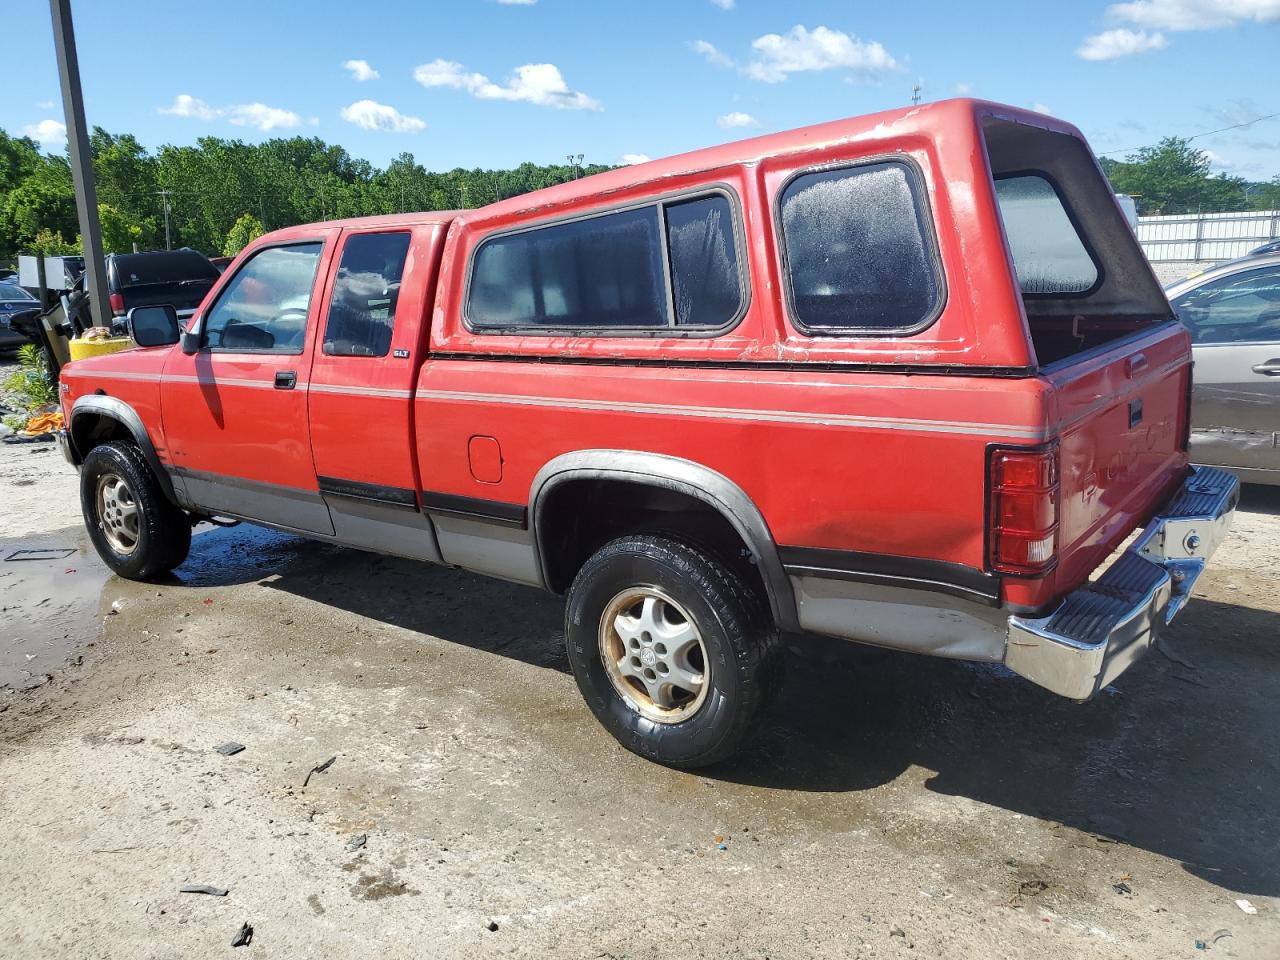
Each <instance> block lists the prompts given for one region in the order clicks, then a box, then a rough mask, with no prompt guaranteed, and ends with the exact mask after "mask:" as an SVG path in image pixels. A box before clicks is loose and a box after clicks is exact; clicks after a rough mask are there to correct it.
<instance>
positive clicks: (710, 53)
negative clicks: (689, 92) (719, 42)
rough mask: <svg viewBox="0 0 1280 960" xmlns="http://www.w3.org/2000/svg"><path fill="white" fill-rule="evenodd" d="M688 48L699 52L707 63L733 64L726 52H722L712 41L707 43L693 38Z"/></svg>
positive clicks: (724, 65) (728, 65) (718, 64)
mask: <svg viewBox="0 0 1280 960" xmlns="http://www.w3.org/2000/svg"><path fill="white" fill-rule="evenodd" d="M689 49H691V50H693V51H694V52H695V53H698V54H701V55H702V56H703V57H705V58H706V61H707V63H711V64H715V65H716V66H717V67H732V66H733V61H732V60H731V59H730V58H729V56H728V54H726V53H723V52H722V51H721V50H720V49H719V48H718V47H717V46H716V45H715V44H714V43H708V42H707V41H706V40H694V41H693V42H692V43H690V44H689Z"/></svg>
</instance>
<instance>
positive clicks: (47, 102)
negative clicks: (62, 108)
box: [36, 100, 54, 110]
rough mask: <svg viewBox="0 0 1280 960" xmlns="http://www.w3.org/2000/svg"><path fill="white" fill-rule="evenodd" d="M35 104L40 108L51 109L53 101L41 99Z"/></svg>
mask: <svg viewBox="0 0 1280 960" xmlns="http://www.w3.org/2000/svg"><path fill="white" fill-rule="evenodd" d="M36 106H37V107H39V108H40V109H41V110H52V109H53V108H54V102H53V101H52V100H41V101H40V102H39V103H37V104H36Z"/></svg>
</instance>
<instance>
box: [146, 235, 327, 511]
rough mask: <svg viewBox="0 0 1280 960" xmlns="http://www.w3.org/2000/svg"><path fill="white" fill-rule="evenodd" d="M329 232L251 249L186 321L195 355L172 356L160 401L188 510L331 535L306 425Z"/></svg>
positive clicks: (168, 439) (168, 363)
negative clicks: (193, 321) (193, 331)
mask: <svg viewBox="0 0 1280 960" xmlns="http://www.w3.org/2000/svg"><path fill="white" fill-rule="evenodd" d="M337 234H338V230H337V229H336V228H321V229H317V230H309V231H308V232H307V234H306V235H305V236H301V237H299V238H298V239H296V240H289V241H287V242H278V243H272V244H269V245H266V246H263V247H261V248H260V249H258V250H256V251H254V252H253V253H252V255H250V256H249V257H248V258H247V259H245V260H244V261H243V262H242V263H240V265H239V266H238V268H237V269H236V271H235V273H234V275H233V276H231V277H230V278H229V279H228V280H227V281H226V282H225V283H224V284H223V285H222V286H221V288H220V289H219V291H218V294H217V296H216V298H215V299H214V301H213V302H212V304H210V305H209V306H208V307H207V308H206V309H205V310H203V311H202V314H201V316H200V317H199V319H198V320H197V323H198V325H199V330H200V333H201V346H200V349H199V350H198V351H197V352H196V353H194V354H191V355H187V354H184V353H182V352H180V351H176V350H175V351H174V352H173V353H172V354H171V356H170V358H169V360H168V362H167V363H166V365H165V369H164V374H163V378H162V385H161V403H162V407H163V418H164V426H165V434H166V439H167V442H168V444H169V452H170V456H171V457H172V461H173V464H174V467H175V468H176V469H175V473H176V474H177V478H178V479H179V480H180V482H181V484H182V486H183V487H184V488H185V491H186V495H187V498H188V499H189V500H190V501H191V503H192V504H193V505H194V506H196V507H198V508H201V509H203V510H206V511H208V512H210V513H221V514H228V515H232V516H236V517H244V518H246V519H250V520H261V521H264V522H267V523H270V524H274V525H278V526H282V527H287V528H291V529H296V530H301V531H306V532H309V533H324V534H332V533H333V524H332V522H331V521H330V519H329V511H328V508H327V507H326V505H325V503H324V500H323V498H322V497H321V496H320V491H319V486H318V484H317V482H316V471H315V466H314V463H313V461H312V457H311V439H310V436H309V431H308V425H307V385H308V382H309V375H310V370H311V358H312V352H313V349H314V344H313V341H314V339H315V335H314V334H315V330H316V327H317V322H318V317H319V315H320V313H321V311H320V302H321V296H320V291H321V290H322V289H323V287H324V278H325V276H326V275H327V273H328V262H329V257H330V255H331V253H332V247H333V242H334V240H335V239H336V236H337Z"/></svg>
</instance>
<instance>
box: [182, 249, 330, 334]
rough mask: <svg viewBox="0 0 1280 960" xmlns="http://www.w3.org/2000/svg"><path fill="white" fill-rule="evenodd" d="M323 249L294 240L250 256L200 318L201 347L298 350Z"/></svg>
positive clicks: (304, 329) (305, 332) (304, 331)
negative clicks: (202, 317) (203, 318)
mask: <svg viewBox="0 0 1280 960" xmlns="http://www.w3.org/2000/svg"><path fill="white" fill-rule="evenodd" d="M323 247H324V244H323V243H297V244H291V245H289V246H282V247H268V248H266V249H265V250H262V251H260V252H259V253H257V254H255V255H254V256H253V258H252V259H251V260H249V261H248V262H247V263H246V264H245V265H244V266H243V267H241V268H240V269H239V270H238V271H237V272H236V275H235V276H234V277H232V278H231V282H230V283H228V284H227V286H226V288H225V289H224V290H223V291H222V293H221V295H220V296H219V297H218V302H217V303H215V304H214V305H213V307H212V308H211V309H210V310H209V313H208V315H207V316H206V317H205V322H204V346H205V348H206V349H208V350H211V351H214V352H223V353H283V354H300V353H302V349H303V346H304V343H305V340H306V334H307V311H308V308H309V307H310V304H311V290H312V287H313V286H314V285H315V278H316V266H317V265H318V263H319V262H320V251H321V250H322V249H323Z"/></svg>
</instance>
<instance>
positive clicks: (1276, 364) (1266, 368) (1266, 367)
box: [1253, 357, 1280, 377]
mask: <svg viewBox="0 0 1280 960" xmlns="http://www.w3.org/2000/svg"><path fill="white" fill-rule="evenodd" d="M1253 372H1254V373H1260V374H1262V375H1263V376H1264V377H1280V357H1276V358H1274V359H1272V360H1268V361H1267V362H1266V363H1255V364H1254V365H1253Z"/></svg>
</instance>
